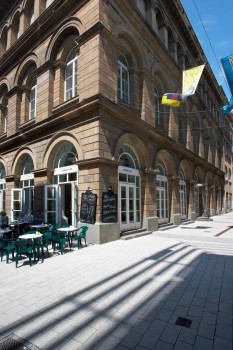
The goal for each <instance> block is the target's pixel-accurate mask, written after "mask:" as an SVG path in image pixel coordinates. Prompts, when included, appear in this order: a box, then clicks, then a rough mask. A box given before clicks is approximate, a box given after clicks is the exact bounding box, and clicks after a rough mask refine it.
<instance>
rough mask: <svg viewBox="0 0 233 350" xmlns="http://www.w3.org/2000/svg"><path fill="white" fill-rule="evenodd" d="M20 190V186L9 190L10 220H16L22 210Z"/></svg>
mask: <svg viewBox="0 0 233 350" xmlns="http://www.w3.org/2000/svg"><path fill="white" fill-rule="evenodd" d="M22 192H23V190H22V189H21V188H12V190H11V206H12V207H11V221H12V222H14V221H17V220H18V219H19V214H20V212H22Z"/></svg>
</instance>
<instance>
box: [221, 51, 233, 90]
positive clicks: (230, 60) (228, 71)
mask: <svg viewBox="0 0 233 350" xmlns="http://www.w3.org/2000/svg"><path fill="white" fill-rule="evenodd" d="M221 64H222V68H223V70H224V73H225V76H226V79H227V82H228V85H229V88H230V90H231V94H232V95H233V54H231V55H229V56H227V57H224V58H222V59H221Z"/></svg>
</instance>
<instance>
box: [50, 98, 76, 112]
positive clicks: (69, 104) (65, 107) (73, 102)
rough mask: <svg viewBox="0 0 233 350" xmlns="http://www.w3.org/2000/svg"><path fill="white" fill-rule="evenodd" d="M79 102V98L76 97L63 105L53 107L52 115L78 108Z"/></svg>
mask: <svg viewBox="0 0 233 350" xmlns="http://www.w3.org/2000/svg"><path fill="white" fill-rule="evenodd" d="M78 102H79V96H75V97H73V98H71V99H70V100H68V101H65V102H63V103H62V104H60V105H58V106H56V107H53V108H52V113H59V112H63V111H65V110H69V109H73V107H74V106H75V107H76V106H77V103H78Z"/></svg>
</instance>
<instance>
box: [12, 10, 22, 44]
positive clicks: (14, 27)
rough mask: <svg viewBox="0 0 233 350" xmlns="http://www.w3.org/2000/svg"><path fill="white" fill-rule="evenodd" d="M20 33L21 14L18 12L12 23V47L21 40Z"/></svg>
mask: <svg viewBox="0 0 233 350" xmlns="http://www.w3.org/2000/svg"><path fill="white" fill-rule="evenodd" d="M19 35H20V32H19V12H17V13H16V14H15V16H14V19H13V21H12V41H11V45H13V44H14V42H15V41H16V40H17V39H18V38H19Z"/></svg>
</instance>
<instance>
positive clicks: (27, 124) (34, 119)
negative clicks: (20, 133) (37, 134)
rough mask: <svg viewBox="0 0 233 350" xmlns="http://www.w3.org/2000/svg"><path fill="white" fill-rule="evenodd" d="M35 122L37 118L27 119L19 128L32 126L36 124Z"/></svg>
mask: <svg viewBox="0 0 233 350" xmlns="http://www.w3.org/2000/svg"><path fill="white" fill-rule="evenodd" d="M35 122H36V118H33V119H30V120H28V121H26V122H25V123H23V124H21V125H20V126H19V129H20V130H23V129H27V128H29V127H31V126H32V125H33V124H35Z"/></svg>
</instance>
